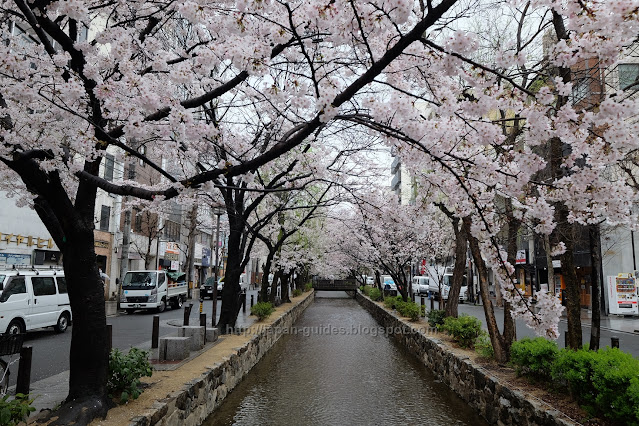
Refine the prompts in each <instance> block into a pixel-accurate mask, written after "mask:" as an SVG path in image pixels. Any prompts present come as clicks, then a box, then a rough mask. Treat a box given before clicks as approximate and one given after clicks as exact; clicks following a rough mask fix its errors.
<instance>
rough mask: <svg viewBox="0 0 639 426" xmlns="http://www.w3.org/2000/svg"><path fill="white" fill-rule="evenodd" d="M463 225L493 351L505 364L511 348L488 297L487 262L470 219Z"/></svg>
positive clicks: (498, 360)
mask: <svg viewBox="0 0 639 426" xmlns="http://www.w3.org/2000/svg"><path fill="white" fill-rule="evenodd" d="M463 223H464V227H465V228H466V234H467V235H468V245H469V246H470V252H471V254H472V256H473V260H474V261H475V265H476V266H477V271H478V272H479V288H480V289H481V291H480V293H481V299H482V303H483V306H484V315H485V317H486V328H488V334H489V336H490V342H491V343H492V345H493V350H494V352H495V360H496V361H497V362H499V363H505V362H507V361H508V359H509V358H510V348H509V347H508V346H506V345H505V344H504V340H503V336H502V335H501V334H500V333H499V328H498V327H497V319H496V318H495V312H494V310H493V304H492V302H491V301H490V297H489V295H488V268H487V267H486V262H484V259H482V257H481V251H480V249H479V241H478V240H477V238H475V237H474V236H473V235H472V234H471V233H470V218H469V217H465V218H464V219H463Z"/></svg>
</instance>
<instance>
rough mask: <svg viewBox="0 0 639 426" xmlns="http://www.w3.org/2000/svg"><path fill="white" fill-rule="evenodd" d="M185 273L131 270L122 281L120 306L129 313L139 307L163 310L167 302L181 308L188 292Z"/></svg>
mask: <svg viewBox="0 0 639 426" xmlns="http://www.w3.org/2000/svg"><path fill="white" fill-rule="evenodd" d="M184 275H185V274H180V273H171V272H168V273H167V271H154V270H149V271H129V272H127V273H126V275H125V276H124V280H123V281H122V293H121V295H120V307H121V308H122V309H124V310H126V312H127V313H128V314H132V313H133V312H134V311H136V310H138V309H155V310H157V311H158V312H163V311H164V310H165V309H166V305H167V304H170V305H171V307H172V308H173V309H179V308H181V307H182V305H183V304H184V301H185V300H186V295H187V293H188V286H187V283H186V281H184V280H183V278H184ZM181 279H182V280H181Z"/></svg>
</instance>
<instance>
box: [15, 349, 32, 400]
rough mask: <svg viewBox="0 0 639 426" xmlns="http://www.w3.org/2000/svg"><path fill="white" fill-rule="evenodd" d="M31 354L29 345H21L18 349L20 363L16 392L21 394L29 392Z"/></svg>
mask: <svg viewBox="0 0 639 426" xmlns="http://www.w3.org/2000/svg"><path fill="white" fill-rule="evenodd" d="M32 355H33V348H32V347H31V346H23V347H22V349H20V363H19V364H18V380H17V382H16V393H21V394H23V395H27V394H28V393H29V385H30V382H31V359H32Z"/></svg>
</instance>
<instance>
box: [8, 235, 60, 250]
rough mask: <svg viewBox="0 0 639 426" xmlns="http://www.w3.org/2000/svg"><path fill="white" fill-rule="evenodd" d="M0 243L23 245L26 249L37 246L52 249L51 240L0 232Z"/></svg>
mask: <svg viewBox="0 0 639 426" xmlns="http://www.w3.org/2000/svg"><path fill="white" fill-rule="evenodd" d="M0 241H3V242H6V243H7V244H10V243H14V244H16V245H21V244H25V245H26V246H27V247H32V246H37V247H38V248H48V249H52V248H53V239H51V238H39V237H34V236H32V235H18V234H7V233H4V232H0Z"/></svg>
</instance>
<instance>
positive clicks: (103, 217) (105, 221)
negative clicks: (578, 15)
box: [100, 206, 111, 232]
mask: <svg viewBox="0 0 639 426" xmlns="http://www.w3.org/2000/svg"><path fill="white" fill-rule="evenodd" d="M110 217H111V207H109V206H102V209H101V210H100V231H105V232H109V218H110Z"/></svg>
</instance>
